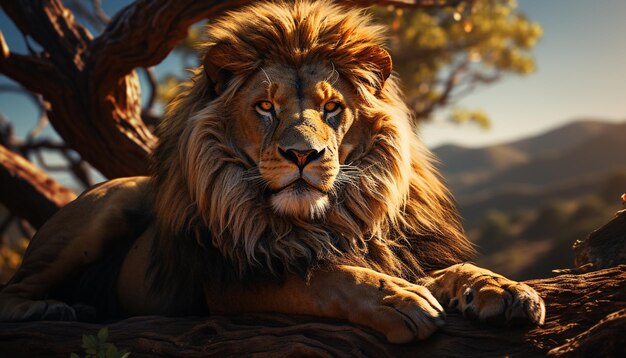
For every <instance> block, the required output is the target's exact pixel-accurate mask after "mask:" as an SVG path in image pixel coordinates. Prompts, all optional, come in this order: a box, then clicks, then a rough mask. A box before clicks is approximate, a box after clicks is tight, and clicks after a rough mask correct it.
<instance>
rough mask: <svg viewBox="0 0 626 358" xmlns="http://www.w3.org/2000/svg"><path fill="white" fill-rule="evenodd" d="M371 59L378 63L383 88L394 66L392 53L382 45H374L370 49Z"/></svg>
mask: <svg viewBox="0 0 626 358" xmlns="http://www.w3.org/2000/svg"><path fill="white" fill-rule="evenodd" d="M370 61H371V62H372V63H373V64H374V65H376V67H377V68H378V71H379V74H380V85H381V89H382V86H383V85H384V83H385V81H386V80H387V78H389V76H390V75H391V70H392V68H393V65H392V62H391V55H389V52H387V50H385V49H384V48H382V47H374V48H372V49H371V50H370Z"/></svg>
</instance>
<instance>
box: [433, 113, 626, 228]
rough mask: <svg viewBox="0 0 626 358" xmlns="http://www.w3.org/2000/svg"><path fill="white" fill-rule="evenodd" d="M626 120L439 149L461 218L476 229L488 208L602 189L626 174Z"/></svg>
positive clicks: (585, 123)
mask: <svg viewBox="0 0 626 358" xmlns="http://www.w3.org/2000/svg"><path fill="white" fill-rule="evenodd" d="M625 144H626V122H622V123H609V122H602V121H598V120H587V121H578V122H573V123H570V124H567V125H565V126H562V127H559V128H556V129H553V130H550V131H548V132H546V133H543V134H540V135H537V136H532V137H529V138H525V139H521V140H517V141H513V142H510V143H503V144H498V145H492V146H487V147H482V148H464V147H462V146H456V145H445V146H441V147H438V148H436V149H435V150H434V152H435V154H436V155H437V156H438V157H439V159H440V161H441V166H440V169H441V171H442V173H443V176H444V178H445V179H446V181H447V183H448V185H449V186H450V188H451V190H452V192H453V194H454V195H455V197H456V199H457V201H458V202H459V206H460V208H461V211H462V214H463V216H464V217H465V219H466V221H467V223H468V224H469V226H473V225H474V224H475V223H476V220H478V219H479V218H480V217H481V216H482V215H483V214H484V212H485V210H489V209H497V210H504V211H509V210H513V209H516V208H519V207H526V208H528V207H531V208H532V206H533V204H536V203H537V201H545V200H547V199H549V198H567V197H572V196H576V195H585V194H589V193H590V192H592V191H594V190H596V191H597V190H598V189H599V188H598V187H599V186H600V185H601V182H602V181H604V180H606V178H607V176H609V175H611V174H612V173H615V172H616V171H619V170H626V155H625V154H624V150H623V148H624V145H625Z"/></svg>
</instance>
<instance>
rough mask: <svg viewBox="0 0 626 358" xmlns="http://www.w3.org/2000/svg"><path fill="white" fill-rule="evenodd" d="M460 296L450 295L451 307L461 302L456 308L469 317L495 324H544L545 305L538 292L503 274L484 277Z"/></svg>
mask: <svg viewBox="0 0 626 358" xmlns="http://www.w3.org/2000/svg"><path fill="white" fill-rule="evenodd" d="M504 280H506V282H503V281H504ZM460 296H461V297H454V298H452V299H451V300H450V306H453V305H460V306H459V310H460V311H461V312H463V315H464V317H466V318H468V319H479V320H481V321H485V322H487V323H490V324H495V325H517V324H525V323H532V324H543V323H544V320H545V305H544V302H543V300H542V299H541V297H539V295H538V294H537V292H536V291H535V290H534V289H532V288H531V287H530V286H528V285H526V284H523V283H518V282H515V281H510V280H508V279H506V278H504V277H487V278H484V277H483V278H481V279H479V280H477V281H476V282H474V283H472V284H471V285H469V286H467V287H466V288H465V290H464V291H463V293H462V294H461V295H460Z"/></svg>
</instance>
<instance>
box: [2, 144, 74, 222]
mask: <svg viewBox="0 0 626 358" xmlns="http://www.w3.org/2000/svg"><path fill="white" fill-rule="evenodd" d="M0 182H2V185H1V186H0V202H2V203H3V204H4V205H5V206H6V207H7V208H9V210H10V211H11V212H12V213H13V214H14V215H16V216H19V217H21V218H24V219H26V220H28V222H29V223H31V224H32V225H33V226H34V227H35V228H39V227H40V226H41V225H42V224H43V223H44V222H45V221H46V220H47V219H48V218H49V217H50V216H51V215H52V214H54V213H55V212H56V211H57V210H58V209H59V208H61V207H62V206H64V205H65V204H67V203H69V202H70V201H72V200H74V199H75V198H76V195H75V194H74V193H73V192H72V191H71V190H69V189H68V188H66V187H64V186H62V185H61V184H59V183H57V182H56V181H55V180H54V179H52V178H51V177H50V176H48V175H47V174H46V173H45V172H43V171H42V170H40V169H39V168H37V167H35V166H34V165H33V164H32V163H31V162H29V161H28V160H26V159H24V158H23V157H21V156H20V155H18V154H15V153H13V152H11V151H10V150H8V149H7V148H6V147H4V146H0Z"/></svg>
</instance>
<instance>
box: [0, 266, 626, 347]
mask: <svg viewBox="0 0 626 358" xmlns="http://www.w3.org/2000/svg"><path fill="white" fill-rule="evenodd" d="M526 283H528V284H529V285H531V286H532V287H534V288H535V289H536V290H537V291H538V292H539V293H540V294H541V295H542V296H543V297H544V299H545V301H546V305H547V315H546V323H545V325H544V326H542V327H492V326H488V325H486V324H482V323H480V322H476V321H469V320H466V319H464V318H463V317H462V316H461V315H459V314H458V313H451V314H450V315H449V316H448V319H447V324H446V326H444V327H443V328H442V329H441V330H439V331H438V332H437V333H436V334H435V335H434V336H432V337H431V338H429V339H427V340H425V341H421V342H414V343H411V344H406V345H391V344H388V343H386V342H385V341H384V337H382V336H380V335H379V334H377V333H375V332H373V331H371V330H369V329H367V328H363V327H357V326H353V325H351V324H349V323H346V322H340V321H333V320H327V319H320V318H316V317H296V316H287V315H279V314H275V315H270V314H256V315H242V316H231V317H226V316H211V317H191V318H171V317H170V318H167V317H155V316H150V317H134V318H129V319H126V320H122V321H117V322H108V323H104V324H102V323H99V324H93V323H78V322H27V323H0V352H2V354H3V355H4V356H7V357H18V356H28V357H39V356H63V357H67V356H68V355H69V354H70V353H71V352H76V353H81V352H82V349H81V348H80V345H81V337H82V335H83V334H92V335H95V334H96V332H97V331H98V329H99V328H101V327H103V326H107V327H109V332H110V333H109V336H110V339H109V341H110V342H112V343H114V344H115V345H116V346H117V347H118V348H120V349H125V350H128V351H130V352H132V355H131V356H132V357H149V356H155V355H158V356H178V357H226V356H236V357H240V356H251V355H254V356H259V357H266V356H267V357H276V356H313V357H337V356H357V357H358V356H370V357H386V356H388V357H403V356H405V357H416V356H425V357H468V356H480V357H503V356H545V355H554V356H580V357H582V356H587V355H588V354H592V355H595V356H598V355H600V356H625V355H626V344H625V338H624V332H626V265H622V266H619V267H615V268H610V269H605V270H601V271H595V272H591V273H587V274H582V275H561V276H558V277H554V278H546V279H540V280H532V281H527V282H526Z"/></svg>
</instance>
